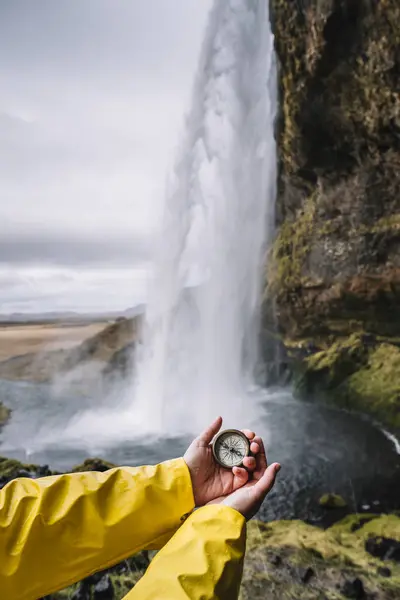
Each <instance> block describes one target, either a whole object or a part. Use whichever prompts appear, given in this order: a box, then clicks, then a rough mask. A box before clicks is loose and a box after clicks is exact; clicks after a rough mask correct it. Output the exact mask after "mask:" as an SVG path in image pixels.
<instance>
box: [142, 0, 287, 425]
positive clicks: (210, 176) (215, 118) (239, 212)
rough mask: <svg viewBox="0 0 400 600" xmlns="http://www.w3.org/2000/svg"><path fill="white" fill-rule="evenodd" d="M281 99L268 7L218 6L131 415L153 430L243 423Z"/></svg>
mask: <svg viewBox="0 0 400 600" xmlns="http://www.w3.org/2000/svg"><path fill="white" fill-rule="evenodd" d="M276 96H277V94H276V68H275V54H274V47H273V36H272V33H271V25H270V20H269V10H268V3H267V2H265V1H264V0H224V1H223V2H221V1H220V0H216V1H215V5H214V8H213V10H212V11H211V14H210V20H209V25H208V30H207V32H206V37H205V41H204V45H203V48H202V53H201V59H200V66H199V72H198V76H197V79H196V82H195V87H194V93H193V101H192V108H191V112H190V114H189V116H188V119H187V123H186V132H185V137H184V140H183V143H182V145H181V147H180V149H179V153H178V160H177V163H176V167H175V170H174V172H173V176H172V178H171V182H170V184H169V186H168V191H167V198H166V211H165V230H164V233H163V237H162V243H161V245H160V250H159V260H158V264H157V271H156V277H155V283H154V290H153V294H152V297H151V300H150V305H149V309H148V313H147V326H146V331H145V347H144V352H143V355H142V356H141V357H138V360H139V364H138V378H137V381H136V385H135V392H134V398H135V400H134V402H133V405H132V411H134V412H135V413H136V414H137V415H140V421H141V422H144V423H147V424H148V423H151V424H152V426H151V428H152V429H153V430H154V431H158V432H160V433H166V432H172V431H182V430H188V429H190V430H197V429H198V427H199V426H201V424H204V423H205V422H207V421H209V420H210V419H211V418H212V417H215V416H216V415H217V414H219V413H221V414H223V415H226V416H227V417H229V419H230V420H231V421H235V422H236V423H237V419H238V418H240V417H241V416H243V404H244V402H243V398H244V397H245V395H246V391H247V388H248V386H249V385H250V384H251V382H252V378H253V371H254V367H255V364H256V361H257V332H258V314H259V304H260V284H261V281H262V258H263V251H264V250H265V244H266V243H267V242H268V237H269V233H270V232H271V229H272V226H273V222H274V204H275V182H276V146H275V140H274V119H275V113H276Z"/></svg>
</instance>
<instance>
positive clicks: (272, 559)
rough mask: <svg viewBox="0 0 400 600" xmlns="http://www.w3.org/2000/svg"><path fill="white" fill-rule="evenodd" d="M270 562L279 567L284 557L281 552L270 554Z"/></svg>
mask: <svg viewBox="0 0 400 600" xmlns="http://www.w3.org/2000/svg"><path fill="white" fill-rule="evenodd" d="M269 562H270V563H271V565H274V567H279V566H280V565H281V564H282V558H281V557H280V556H279V554H273V555H272V556H270V559H269Z"/></svg>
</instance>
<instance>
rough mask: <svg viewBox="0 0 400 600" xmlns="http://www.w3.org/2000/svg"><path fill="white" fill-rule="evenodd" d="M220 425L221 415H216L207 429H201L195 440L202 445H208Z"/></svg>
mask: <svg viewBox="0 0 400 600" xmlns="http://www.w3.org/2000/svg"><path fill="white" fill-rule="evenodd" d="M221 427H222V417H217V418H216V419H215V421H213V422H212V423H211V425H210V426H209V427H207V429H205V430H204V431H203V433H201V434H200V435H199V437H198V438H197V441H198V442H200V443H201V445H202V446H208V444H209V443H210V442H211V440H212V439H213V437H214V435H216V434H217V433H218V431H219V430H220V429H221Z"/></svg>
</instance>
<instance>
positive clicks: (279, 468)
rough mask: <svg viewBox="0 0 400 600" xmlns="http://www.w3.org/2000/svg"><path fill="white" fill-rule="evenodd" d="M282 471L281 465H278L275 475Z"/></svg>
mask: <svg viewBox="0 0 400 600" xmlns="http://www.w3.org/2000/svg"><path fill="white" fill-rule="evenodd" d="M280 470H281V465H279V464H277V465H276V467H275V473H279V471H280Z"/></svg>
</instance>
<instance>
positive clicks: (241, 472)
mask: <svg viewBox="0 0 400 600" xmlns="http://www.w3.org/2000/svg"><path fill="white" fill-rule="evenodd" d="M232 473H233V491H235V490H238V489H239V488H241V487H243V486H244V485H245V484H246V483H247V482H248V480H249V474H248V472H247V471H246V469H243V467H233V469H232Z"/></svg>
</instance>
